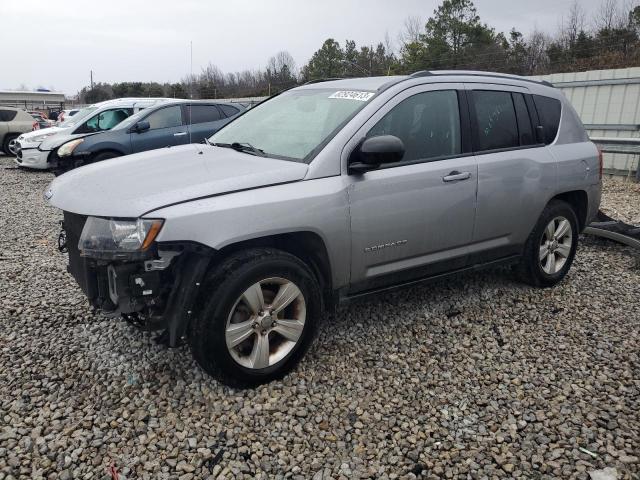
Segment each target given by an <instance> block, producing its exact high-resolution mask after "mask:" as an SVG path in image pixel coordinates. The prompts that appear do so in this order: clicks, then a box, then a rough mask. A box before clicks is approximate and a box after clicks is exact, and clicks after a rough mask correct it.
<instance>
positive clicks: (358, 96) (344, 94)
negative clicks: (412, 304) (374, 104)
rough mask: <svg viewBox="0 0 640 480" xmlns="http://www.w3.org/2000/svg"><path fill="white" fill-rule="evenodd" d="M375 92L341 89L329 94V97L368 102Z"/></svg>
mask: <svg viewBox="0 0 640 480" xmlns="http://www.w3.org/2000/svg"><path fill="white" fill-rule="evenodd" d="M374 95H375V93H373V92H355V91H351V90H341V91H339V92H335V93H333V94H331V95H329V98H341V99H343V100H358V101H360V102H367V101H369V99H370V98H371V97H373V96H374Z"/></svg>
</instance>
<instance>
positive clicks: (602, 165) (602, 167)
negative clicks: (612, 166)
mask: <svg viewBox="0 0 640 480" xmlns="http://www.w3.org/2000/svg"><path fill="white" fill-rule="evenodd" d="M598 162H599V164H600V180H602V170H603V169H604V161H603V159H602V149H601V148H599V147H598Z"/></svg>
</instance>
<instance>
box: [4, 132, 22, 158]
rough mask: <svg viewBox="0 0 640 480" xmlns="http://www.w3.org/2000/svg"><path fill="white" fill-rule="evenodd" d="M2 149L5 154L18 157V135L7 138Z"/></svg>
mask: <svg viewBox="0 0 640 480" xmlns="http://www.w3.org/2000/svg"><path fill="white" fill-rule="evenodd" d="M2 149H3V150H4V153H6V154H7V155H9V156H13V157H15V156H17V155H18V135H16V134H12V133H11V134H9V135H7V136H6V137H5V139H4V142H3V144H2Z"/></svg>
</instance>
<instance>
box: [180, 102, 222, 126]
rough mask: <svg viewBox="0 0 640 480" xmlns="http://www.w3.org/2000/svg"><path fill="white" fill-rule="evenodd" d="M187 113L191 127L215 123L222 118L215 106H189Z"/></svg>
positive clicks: (186, 109)
mask: <svg viewBox="0 0 640 480" xmlns="http://www.w3.org/2000/svg"><path fill="white" fill-rule="evenodd" d="M185 112H186V113H187V122H188V123H189V124H190V125H195V124H197V123H207V122H215V121H217V120H220V118H221V116H220V111H219V110H218V109H217V108H216V107H215V105H187V106H186V108H185Z"/></svg>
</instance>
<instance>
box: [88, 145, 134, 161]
mask: <svg viewBox="0 0 640 480" xmlns="http://www.w3.org/2000/svg"><path fill="white" fill-rule="evenodd" d="M103 153H115V154H116V155H118V156H119V157H121V156H124V155H126V153H124V152H123V151H121V150H118V149H117V148H114V147H112V146H108V147H103V148H100V149H97V150H96V151H94V152H91V157H90V158H91V159H94V158H96V157H97V156H98V155H101V154H103Z"/></svg>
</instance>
